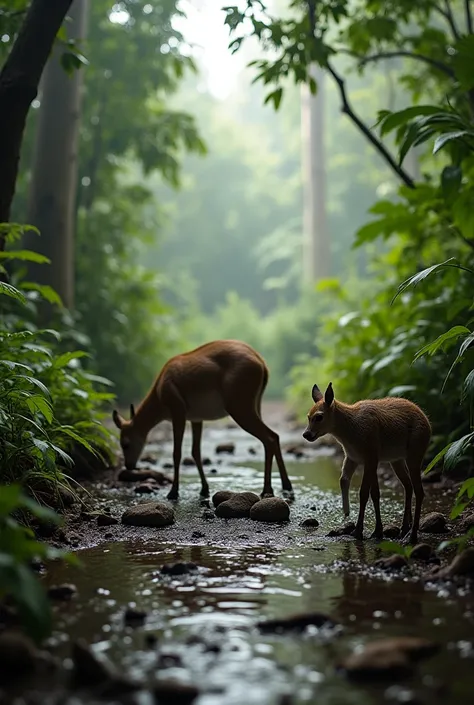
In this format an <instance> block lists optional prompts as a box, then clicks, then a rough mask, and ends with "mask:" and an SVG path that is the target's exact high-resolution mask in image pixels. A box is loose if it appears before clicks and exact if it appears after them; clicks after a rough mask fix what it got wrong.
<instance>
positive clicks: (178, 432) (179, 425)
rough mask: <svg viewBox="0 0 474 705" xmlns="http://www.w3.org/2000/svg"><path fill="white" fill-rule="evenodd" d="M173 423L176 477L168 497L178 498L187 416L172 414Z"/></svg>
mask: <svg viewBox="0 0 474 705" xmlns="http://www.w3.org/2000/svg"><path fill="white" fill-rule="evenodd" d="M171 421H172V424H173V465H174V477H173V484H172V485H171V489H170V491H169V492H168V499H178V497H179V466H180V465H181V448H182V445H183V436H184V428H185V426H186V417H185V415H184V413H183V414H182V415H181V414H179V415H178V414H177V415H176V416H174V415H173V416H172V419H171Z"/></svg>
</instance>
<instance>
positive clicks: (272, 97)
mask: <svg viewBox="0 0 474 705" xmlns="http://www.w3.org/2000/svg"><path fill="white" fill-rule="evenodd" d="M282 97H283V88H281V87H280V88H277V89H276V90H275V91H272V93H269V94H268V95H267V96H266V98H265V100H264V101H263V102H264V104H265V105H266V104H267V103H269V102H270V101H273V107H274V108H275V110H278V108H279V107H280V103H281V99H282Z"/></svg>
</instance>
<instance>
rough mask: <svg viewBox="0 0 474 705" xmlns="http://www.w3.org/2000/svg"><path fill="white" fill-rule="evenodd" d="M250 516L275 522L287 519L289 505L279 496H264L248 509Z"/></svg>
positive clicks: (288, 516) (254, 518) (257, 519)
mask: <svg viewBox="0 0 474 705" xmlns="http://www.w3.org/2000/svg"><path fill="white" fill-rule="evenodd" d="M250 518H251V519H253V520H254V521H265V522H270V523H277V522H281V521H288V519H289V518H290V507H289V506H288V504H287V503H286V502H285V501H284V500H283V499H280V498H279V497H265V498H264V499H261V500H260V501H259V502H256V503H255V504H254V505H253V507H252V508H251V510H250Z"/></svg>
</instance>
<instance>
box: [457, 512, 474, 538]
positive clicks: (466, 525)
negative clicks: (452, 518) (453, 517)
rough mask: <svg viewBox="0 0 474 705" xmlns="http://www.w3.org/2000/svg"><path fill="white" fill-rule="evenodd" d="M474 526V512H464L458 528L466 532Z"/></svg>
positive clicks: (461, 531)
mask: <svg viewBox="0 0 474 705" xmlns="http://www.w3.org/2000/svg"><path fill="white" fill-rule="evenodd" d="M473 526H474V512H471V513H469V514H463V515H462V516H461V518H460V520H459V523H458V525H457V528H458V529H459V531H460V533H462V534H465V533H467V532H468V531H469V529H472V527H473Z"/></svg>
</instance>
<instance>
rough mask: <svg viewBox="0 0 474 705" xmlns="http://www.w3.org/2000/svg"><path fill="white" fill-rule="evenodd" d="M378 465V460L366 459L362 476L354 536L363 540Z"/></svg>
mask: <svg viewBox="0 0 474 705" xmlns="http://www.w3.org/2000/svg"><path fill="white" fill-rule="evenodd" d="M377 465H378V462H377V460H375V461H374V460H366V461H365V463H364V476H363V478H362V484H361V486H360V493H359V498H360V504H359V516H358V517H357V524H356V528H355V529H354V536H355V537H356V539H360V540H362V539H363V538H364V517H365V508H366V506H367V502H368V500H369V495H370V488H371V487H372V482H373V479H374V474H376V473H377Z"/></svg>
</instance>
